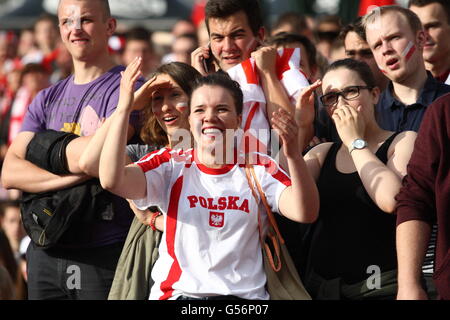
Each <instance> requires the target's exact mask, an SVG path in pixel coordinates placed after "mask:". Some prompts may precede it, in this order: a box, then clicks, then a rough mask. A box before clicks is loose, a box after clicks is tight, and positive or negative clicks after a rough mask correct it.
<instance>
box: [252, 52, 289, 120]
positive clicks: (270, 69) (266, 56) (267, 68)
mask: <svg viewBox="0 0 450 320" xmlns="http://www.w3.org/2000/svg"><path fill="white" fill-rule="evenodd" d="M252 57H253V58H254V59H255V63H256V66H257V68H258V71H259V75H260V78H261V84H262V87H263V91H264V95H265V97H266V108H267V117H268V118H269V123H270V125H271V127H272V124H273V123H272V119H271V118H272V114H273V113H274V112H277V111H278V109H280V108H282V109H283V110H285V111H287V112H289V113H294V105H293V104H292V103H291V101H290V99H289V96H288V94H287V92H286V90H285V89H284V87H283V85H282V83H281V82H280V80H278V78H277V73H276V69H275V62H276V57H277V49H275V48H273V47H262V48H260V49H258V50H257V51H255V52H253V53H252Z"/></svg>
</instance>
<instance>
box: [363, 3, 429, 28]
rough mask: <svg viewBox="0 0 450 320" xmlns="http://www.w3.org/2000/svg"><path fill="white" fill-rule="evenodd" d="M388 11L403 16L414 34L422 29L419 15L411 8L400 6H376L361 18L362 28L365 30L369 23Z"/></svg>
mask: <svg viewBox="0 0 450 320" xmlns="http://www.w3.org/2000/svg"><path fill="white" fill-rule="evenodd" d="M389 12H394V13H398V14H400V15H402V16H403V17H405V18H406V20H407V21H408V24H409V26H410V27H411V30H412V32H413V33H414V34H416V33H417V32H419V31H421V30H422V29H423V28H422V23H421V22H420V19H419V17H418V16H417V15H416V14H415V13H414V12H412V11H411V10H409V9H406V8H403V7H400V6H383V7H377V8H376V9H374V10H372V11H371V12H369V13H368V14H366V15H365V16H364V17H363V18H362V21H361V25H362V26H363V28H364V30H365V31H367V26H368V25H369V24H372V23H374V22H375V21H376V19H379V18H380V17H381V16H383V15H384V14H386V13H389Z"/></svg>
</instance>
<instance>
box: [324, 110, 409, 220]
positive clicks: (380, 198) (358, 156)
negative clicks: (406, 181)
mask: <svg viewBox="0 0 450 320" xmlns="http://www.w3.org/2000/svg"><path fill="white" fill-rule="evenodd" d="M359 110H360V108H358V110H354V109H353V108H351V107H348V106H343V107H342V108H340V109H336V111H335V112H334V113H333V116H332V117H333V120H334V122H335V124H336V129H337V131H338V133H339V136H340V138H341V140H342V142H343V144H344V145H345V146H346V147H347V148H349V147H350V145H351V143H352V142H353V141H354V140H355V139H358V138H363V137H364V130H365V123H364V120H363V117H362V115H361V114H360V111H359ZM415 138H416V134H415V133H414V132H405V133H401V134H400V135H399V136H398V137H397V138H396V140H394V143H393V144H394V146H392V148H394V152H393V153H392V155H391V156H390V157H389V159H388V164H387V165H385V164H384V163H383V162H381V161H380V159H378V158H377V156H376V155H375V154H374V153H373V152H372V151H371V150H370V148H364V149H361V150H354V151H353V152H352V153H351V154H350V156H351V158H352V160H353V163H354V164H355V167H356V169H357V171H358V174H359V176H360V178H361V181H362V183H363V185H364V188H365V189H366V191H367V193H368V194H369V196H370V198H371V199H372V200H373V201H374V202H375V204H376V205H377V206H378V207H379V208H380V209H381V210H383V211H384V212H387V213H393V212H394V210H395V205H396V200H395V196H396V195H397V193H398V192H399V191H400V188H401V182H402V178H403V177H404V176H405V175H406V165H407V164H408V161H409V159H410V157H411V154H412V150H413V148H414V141H415Z"/></svg>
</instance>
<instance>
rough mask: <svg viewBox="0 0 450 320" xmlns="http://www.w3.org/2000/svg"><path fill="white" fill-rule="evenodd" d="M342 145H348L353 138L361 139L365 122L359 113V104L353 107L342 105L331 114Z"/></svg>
mask: <svg viewBox="0 0 450 320" xmlns="http://www.w3.org/2000/svg"><path fill="white" fill-rule="evenodd" d="M331 117H332V118H333V120H334V123H335V125H336V129H337V132H338V134H339V137H340V138H341V140H342V142H343V143H344V145H346V146H347V147H349V146H350V145H351V143H352V142H353V141H354V140H355V139H363V138H364V132H365V129H366V123H365V121H364V118H363V116H362V114H361V106H358V108H357V109H356V110H355V109H354V108H352V107H350V106H347V105H344V106H341V107H339V108H336V110H334V112H333V115H332V116H331Z"/></svg>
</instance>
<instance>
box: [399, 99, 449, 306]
mask: <svg viewBox="0 0 450 320" xmlns="http://www.w3.org/2000/svg"><path fill="white" fill-rule="evenodd" d="M396 199H397V210H396V211H397V225H399V224H401V223H403V222H406V221H409V220H421V221H425V222H427V223H430V224H431V223H434V222H437V225H438V232H437V242H436V256H435V272H434V276H433V279H434V281H435V283H436V288H437V290H438V293H439V295H440V297H441V298H442V299H450V94H446V95H443V96H442V97H440V98H439V99H437V100H436V101H435V102H434V103H433V104H431V105H430V106H429V107H428V110H427V112H426V113H425V116H424V119H423V121H422V125H421V127H420V130H419V132H418V136H417V140H416V143H415V146H414V151H413V154H412V156H411V160H410V162H409V164H408V174H407V176H406V177H405V179H404V180H403V187H402V189H401V190H400V193H399V194H398V195H397V198H396Z"/></svg>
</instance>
